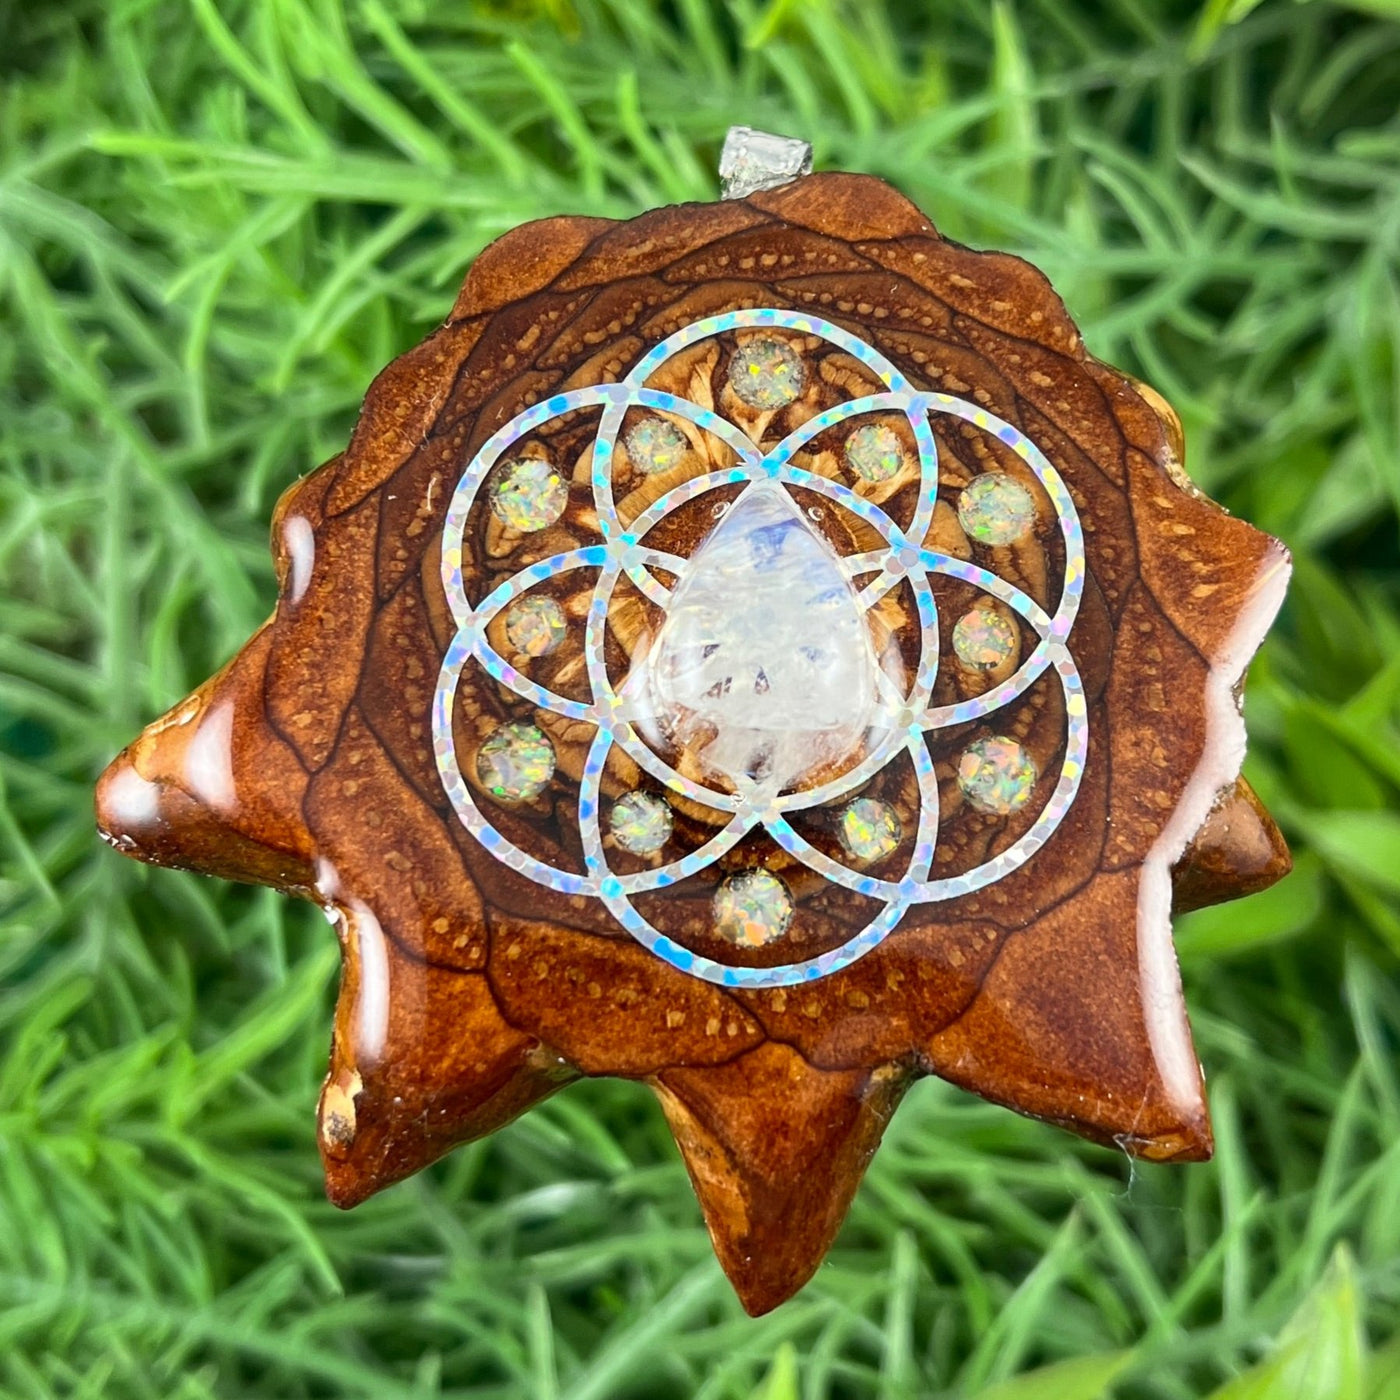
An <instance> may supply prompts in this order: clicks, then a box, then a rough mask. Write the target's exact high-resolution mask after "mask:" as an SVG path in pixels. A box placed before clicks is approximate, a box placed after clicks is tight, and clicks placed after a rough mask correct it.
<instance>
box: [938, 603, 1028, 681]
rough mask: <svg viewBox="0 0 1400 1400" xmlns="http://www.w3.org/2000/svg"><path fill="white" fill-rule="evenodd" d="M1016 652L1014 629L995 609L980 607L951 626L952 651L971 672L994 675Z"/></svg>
mask: <svg viewBox="0 0 1400 1400" xmlns="http://www.w3.org/2000/svg"><path fill="white" fill-rule="evenodd" d="M1015 649H1016V629H1015V628H1014V627H1012V625H1011V623H1010V622H1008V621H1007V619H1006V618H1005V617H1004V616H1003V615H1002V614H1001V613H999V612H998V611H997V610H996V609H995V608H994V607H991V606H990V605H988V604H986V603H979V604H978V605H977V606H976V607H975V608H971V609H969V610H968V611H967V612H965V613H964V614H963V615H962V616H961V617H960V618H959V619H958V620H957V622H955V623H954V624H953V650H954V652H956V653H957V657H958V660H959V661H961V662H962V663H963V665H964V666H971V667H972V669H973V670H974V671H995V670H996V668H997V667H998V666H1000V665H1002V664H1003V663H1004V662H1005V661H1006V660H1007V658H1008V657H1010V655H1011V654H1012V652H1013V651H1015Z"/></svg>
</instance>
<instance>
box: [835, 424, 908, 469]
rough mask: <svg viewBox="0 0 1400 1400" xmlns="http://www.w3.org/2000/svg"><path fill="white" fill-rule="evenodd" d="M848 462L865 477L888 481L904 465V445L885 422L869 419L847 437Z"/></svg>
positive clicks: (851, 467)
mask: <svg viewBox="0 0 1400 1400" xmlns="http://www.w3.org/2000/svg"><path fill="white" fill-rule="evenodd" d="M846 463H847V465H848V466H849V467H850V469H851V470H852V471H853V472H855V474H856V475H857V476H858V477H860V478H861V480H862V481H888V480H889V479H890V477H892V476H897V475H898V474H899V472H900V471H901V470H902V469H903V467H904V445H903V443H901V442H900V440H899V434H898V433H897V432H895V430H894V429H893V428H891V427H889V426H888V425H887V424H885V423H866V424H865V425H864V426H863V427H860V428H857V429H856V430H855V432H853V433H852V434H851V435H850V437H848V438H847V439H846Z"/></svg>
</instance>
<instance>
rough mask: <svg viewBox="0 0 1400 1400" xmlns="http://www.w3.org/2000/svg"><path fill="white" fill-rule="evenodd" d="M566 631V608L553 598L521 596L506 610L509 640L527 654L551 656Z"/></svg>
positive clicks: (507, 636) (507, 637)
mask: <svg viewBox="0 0 1400 1400" xmlns="http://www.w3.org/2000/svg"><path fill="white" fill-rule="evenodd" d="M565 631H566V627H565V623H564V610H563V608H561V607H560V606H559V604H558V603H556V602H555V601H554V599H553V598H543V597H533V598H521V599H520V600H519V602H516V603H512V604H511V606H510V610H509V611H508V612H507V613H506V639H507V640H508V641H509V642H510V644H511V646H513V647H514V648H515V649H516V651H518V652H520V653H521V654H522V655H524V656H548V655H549V654H550V652H552V651H555V650H557V649H558V646H559V643H560V642H562V641H563V640H564V633H565Z"/></svg>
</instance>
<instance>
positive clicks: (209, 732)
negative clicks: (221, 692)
mask: <svg viewBox="0 0 1400 1400" xmlns="http://www.w3.org/2000/svg"><path fill="white" fill-rule="evenodd" d="M185 784H186V786H187V787H188V788H189V790H190V795H191V796H193V797H197V798H198V799H199V800H200V801H201V802H204V803H205V804H207V805H208V806H209V807H212V808H213V809H214V810H215V811H216V812H228V811H232V809H233V808H234V806H235V805H236V804H237V794H236V793H235V792H234V787H233V705H232V703H231V702H226V703H224V704H222V705H218V706H215V708H214V709H212V710H210V711H209V712H208V714H206V715H205V716H204V718H203V719H202V720H200V722H199V728H198V729H197V730H195V733H194V737H193V738H192V739H191V740H190V744H189V747H188V748H187V749H186V750H185Z"/></svg>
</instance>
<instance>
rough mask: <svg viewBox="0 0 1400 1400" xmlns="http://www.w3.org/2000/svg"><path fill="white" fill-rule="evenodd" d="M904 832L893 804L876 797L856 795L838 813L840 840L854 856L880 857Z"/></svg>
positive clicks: (882, 856) (898, 840)
mask: <svg viewBox="0 0 1400 1400" xmlns="http://www.w3.org/2000/svg"><path fill="white" fill-rule="evenodd" d="M903 835H904V831H903V828H902V827H901V826H900V822H899V817H898V816H897V815H896V813H895V810H894V808H893V807H891V806H890V804H889V803H888V802H881V801H880V799H879V798H878V797H858V798H856V800H855V801H854V802H852V803H849V804H848V805H847V806H846V808H845V810H844V811H843V812H842V813H841V844H842V845H843V846H844V847H845V848H846V850H847V851H849V852H850V854H851V855H852V856H854V857H855V858H856V859H857V860H861V861H873V860H883V859H884V857H885V856H887V855H889V853H890V852H891V851H892V850H894V848H895V847H896V846H898V845H899V843H900V839H901V838H902V837H903Z"/></svg>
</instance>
